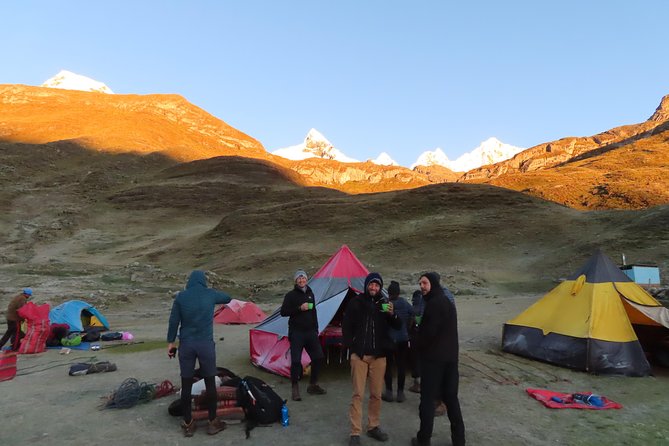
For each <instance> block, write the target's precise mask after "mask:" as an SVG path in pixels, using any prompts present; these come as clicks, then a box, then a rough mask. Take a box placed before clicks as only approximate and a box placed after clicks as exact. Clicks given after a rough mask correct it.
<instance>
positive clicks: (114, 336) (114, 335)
mask: <svg viewBox="0 0 669 446" xmlns="http://www.w3.org/2000/svg"><path fill="white" fill-rule="evenodd" d="M121 339H123V333H122V332H120V331H112V332H110V333H105V334H103V335H101V336H100V340H101V341H120V340H121Z"/></svg>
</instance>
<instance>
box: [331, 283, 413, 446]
mask: <svg viewBox="0 0 669 446" xmlns="http://www.w3.org/2000/svg"><path fill="white" fill-rule="evenodd" d="M382 288H383V278H382V277H381V275H380V274H379V273H370V274H368V275H367V277H366V278H365V291H364V292H363V293H361V294H358V295H356V296H355V297H353V298H352V299H351V300H350V301H349V303H348V305H347V306H346V310H345V312H344V319H343V321H342V337H343V342H344V345H345V346H346V347H347V348H348V349H349V350H350V351H351V381H352V384H353V396H352V398H351V406H350V409H349V419H350V421H351V436H350V438H349V443H348V444H349V445H350V446H355V445H359V444H360V433H361V432H362V397H363V396H364V395H365V385H366V384H367V379H369V403H368V406H367V435H368V436H370V437H372V438H373V439H375V440H378V441H388V434H387V433H386V432H384V431H382V430H381V426H380V425H381V391H382V390H383V377H384V374H385V372H386V353H387V352H388V350H389V349H391V348H392V346H393V340H392V339H391V337H390V329H391V328H394V329H396V330H397V329H399V328H401V327H402V321H401V320H400V319H399V317H397V315H396V314H395V311H394V308H393V304H392V302H389V301H388V300H387V299H386V298H385V297H384V296H383V294H382V292H381V289H382Z"/></svg>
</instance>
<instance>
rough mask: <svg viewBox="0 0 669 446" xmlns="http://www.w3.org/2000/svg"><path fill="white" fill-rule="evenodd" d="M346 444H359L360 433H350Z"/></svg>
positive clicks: (358, 445) (355, 445) (352, 445)
mask: <svg viewBox="0 0 669 446" xmlns="http://www.w3.org/2000/svg"><path fill="white" fill-rule="evenodd" d="M348 446H360V435H351V438H349V440H348Z"/></svg>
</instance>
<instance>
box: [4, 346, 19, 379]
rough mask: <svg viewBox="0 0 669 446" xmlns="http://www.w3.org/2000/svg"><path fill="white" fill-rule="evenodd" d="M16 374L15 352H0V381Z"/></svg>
mask: <svg viewBox="0 0 669 446" xmlns="http://www.w3.org/2000/svg"><path fill="white" fill-rule="evenodd" d="M15 376H16V353H15V352H0V381H8V380H10V379H12V378H14V377H15Z"/></svg>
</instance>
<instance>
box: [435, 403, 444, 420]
mask: <svg viewBox="0 0 669 446" xmlns="http://www.w3.org/2000/svg"><path fill="white" fill-rule="evenodd" d="M444 415H446V404H444V403H443V401H438V402H436V403H435V407H434V416H435V417H443V416H444Z"/></svg>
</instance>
